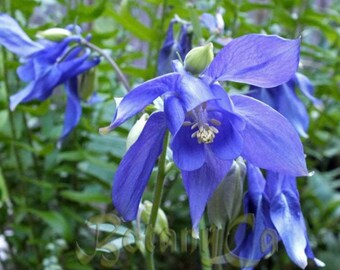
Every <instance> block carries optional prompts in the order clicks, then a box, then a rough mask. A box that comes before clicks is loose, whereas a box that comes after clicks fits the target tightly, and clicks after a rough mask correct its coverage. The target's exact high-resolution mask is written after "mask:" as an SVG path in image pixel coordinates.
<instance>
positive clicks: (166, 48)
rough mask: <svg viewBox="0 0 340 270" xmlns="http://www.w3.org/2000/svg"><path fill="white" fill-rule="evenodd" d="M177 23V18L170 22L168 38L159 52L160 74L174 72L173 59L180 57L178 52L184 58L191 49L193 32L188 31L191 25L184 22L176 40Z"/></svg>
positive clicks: (158, 70)
mask: <svg viewBox="0 0 340 270" xmlns="http://www.w3.org/2000/svg"><path fill="white" fill-rule="evenodd" d="M175 23H177V20H176V19H174V20H172V21H171V23H170V24H169V27H168V31H167V34H166V38H165V40H164V43H163V46H162V48H161V49H160V52H159V56H158V63H157V74H158V75H163V74H166V73H170V72H172V71H173V68H172V61H173V60H176V59H178V54H179V55H180V57H181V58H182V60H183V59H184V57H185V55H186V54H187V53H188V52H189V51H190V49H191V34H190V33H189V32H188V28H189V25H188V24H183V25H182V26H181V30H180V33H179V36H178V39H176V40H175V38H174V33H173V32H174V29H173V28H174V24H175Z"/></svg>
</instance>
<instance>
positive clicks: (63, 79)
mask: <svg viewBox="0 0 340 270" xmlns="http://www.w3.org/2000/svg"><path fill="white" fill-rule="evenodd" d="M73 28H75V29H73ZM68 29H69V30H71V31H72V30H77V31H76V35H71V36H69V37H66V38H64V39H63V40H61V41H60V42H51V41H47V40H42V41H41V42H34V41H32V40H31V39H30V38H29V37H28V36H27V35H26V33H25V32H24V31H23V30H22V29H21V28H20V26H19V25H18V23H17V22H16V21H15V20H14V19H13V18H11V17H10V16H9V15H7V14H4V13H1V14H0V45H2V46H4V47H6V49H8V50H9V51H11V52H13V53H14V54H17V55H18V56H19V57H21V61H22V62H23V64H22V65H21V66H20V67H19V68H18V69H17V73H18V76H19V78H20V79H21V80H22V81H24V82H27V83H28V84H27V85H26V87H24V88H23V89H22V90H21V91H19V92H18V93H16V94H14V95H12V96H11V97H10V108H11V110H14V109H15V107H16V106H17V105H18V104H20V103H25V102H29V101H32V100H40V101H44V100H46V99H47V98H49V97H50V96H51V95H52V93H53V90H54V89H55V88H56V87H57V86H58V85H60V84H64V86H65V90H66V94H67V105H66V112H65V120H64V129H63V132H62V135H61V137H60V139H59V143H61V142H62V141H63V140H64V139H65V138H66V136H67V135H68V134H69V133H70V132H71V131H72V129H73V128H74V127H75V126H76V125H77V124H78V122H79V120H80V117H81V113H82V110H81V103H80V102H81V100H80V96H79V89H78V79H77V76H78V75H80V74H82V73H84V72H86V71H87V70H89V69H91V68H92V67H94V66H96V65H98V64H99V58H93V57H91V55H90V53H91V52H90V51H89V50H88V49H85V48H83V47H81V46H80V45H81V40H82V37H81V36H80V35H79V31H80V29H79V27H78V26H76V27H74V26H69V27H68ZM88 38H89V37H88Z"/></svg>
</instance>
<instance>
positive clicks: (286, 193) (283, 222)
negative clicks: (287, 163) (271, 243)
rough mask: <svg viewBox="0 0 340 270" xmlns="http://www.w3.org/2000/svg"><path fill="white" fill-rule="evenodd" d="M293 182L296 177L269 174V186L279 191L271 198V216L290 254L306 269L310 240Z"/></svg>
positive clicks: (292, 258) (294, 260)
mask: <svg viewBox="0 0 340 270" xmlns="http://www.w3.org/2000/svg"><path fill="white" fill-rule="evenodd" d="M291 182H294V183H291ZM292 184H293V185H295V177H288V176H282V175H277V176H276V177H275V176H270V175H268V177H267V186H270V188H271V189H275V190H276V191H277V192H276V194H275V195H274V196H273V197H272V198H270V202H271V203H270V217H271V220H272V222H273V224H274V226H275V228H276V230H277V231H278V233H279V235H280V238H281V239H282V241H283V244H284V246H285V248H286V251H287V253H288V256H289V257H290V258H291V260H292V261H293V262H295V263H296V264H297V265H298V266H299V267H300V268H302V269H305V268H306V266H307V255H306V253H305V249H306V247H307V241H308V240H307V235H306V227H305V224H304V220H303V216H302V213H301V208H300V202H299V198H298V195H297V193H296V192H295V190H294V189H292ZM295 189H296V187H295ZM287 228H289V229H287Z"/></svg>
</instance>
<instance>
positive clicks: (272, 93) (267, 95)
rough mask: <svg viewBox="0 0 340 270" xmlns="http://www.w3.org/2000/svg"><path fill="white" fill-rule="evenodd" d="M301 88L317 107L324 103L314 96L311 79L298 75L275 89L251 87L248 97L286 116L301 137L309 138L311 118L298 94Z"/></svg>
mask: <svg viewBox="0 0 340 270" xmlns="http://www.w3.org/2000/svg"><path fill="white" fill-rule="evenodd" d="M296 88H299V89H300V90H301V92H302V94H304V95H305V96H306V97H307V98H308V99H309V100H310V101H312V103H313V104H314V106H316V107H321V106H322V102H321V101H320V100H319V99H317V98H315V97H314V96H313V93H314V87H313V85H312V84H311V82H310V81H309V79H308V78H307V77H306V76H304V75H303V74H301V73H296V74H295V75H294V76H293V77H292V78H291V79H290V80H289V81H288V82H286V83H284V84H281V85H279V86H277V87H273V88H261V87H256V86H251V87H250V90H249V93H248V95H249V96H251V97H253V98H256V99H258V100H261V101H262V102H264V103H266V104H268V105H269V106H271V107H272V108H274V109H275V110H277V111H278V112H279V113H281V114H282V115H283V116H285V117H286V118H287V119H288V120H289V121H290V122H291V123H292V125H293V126H294V127H295V129H296V130H297V131H298V133H299V134H300V136H302V137H308V135H307V129H308V126H309V116H308V112H307V109H306V106H305V105H304V103H303V102H302V101H301V99H300V98H299V97H298V95H297V94H296Z"/></svg>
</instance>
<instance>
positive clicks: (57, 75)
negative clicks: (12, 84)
mask: <svg viewBox="0 0 340 270" xmlns="http://www.w3.org/2000/svg"><path fill="white" fill-rule="evenodd" d="M88 57H89V52H88V53H85V54H84V55H82V56H81V57H78V58H75V59H74V60H68V61H64V62H60V63H59V64H53V65H46V66H45V67H44V68H43V69H44V72H43V73H40V74H39V77H38V78H35V80H34V81H31V82H30V83H29V84H28V85H27V86H26V87H25V88H24V89H22V90H21V91H19V92H18V93H16V94H14V95H13V96H11V97H10V108H11V110H14V109H15V107H16V106H17V105H18V104H19V103H21V102H29V101H31V100H35V99H37V100H40V101H43V100H45V99H47V98H48V97H49V96H50V95H51V94H52V92H53V89H54V88H55V87H56V86H58V85H59V84H62V83H64V82H66V81H68V80H69V79H71V78H73V77H75V76H78V75H79V74H80V73H82V72H84V71H86V70H88V69H90V68H92V67H93V66H95V65H97V64H98V63H99V60H98V59H92V60H88Z"/></svg>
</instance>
